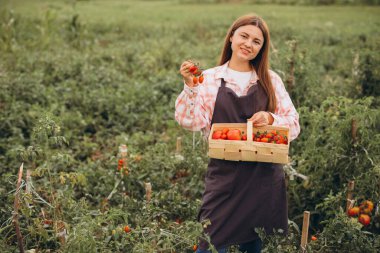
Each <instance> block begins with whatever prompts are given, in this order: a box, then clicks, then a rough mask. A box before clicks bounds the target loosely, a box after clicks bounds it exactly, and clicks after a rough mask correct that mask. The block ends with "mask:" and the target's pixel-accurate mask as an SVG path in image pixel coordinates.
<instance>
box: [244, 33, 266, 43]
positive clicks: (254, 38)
mask: <svg viewBox="0 0 380 253" xmlns="http://www.w3.org/2000/svg"><path fill="white" fill-rule="evenodd" d="M241 33H243V34H244V35H247V36H248V37H250V35H249V34H248V33H246V32H241ZM253 40H258V41H259V42H261V40H260V39H259V38H254V39H253Z"/></svg>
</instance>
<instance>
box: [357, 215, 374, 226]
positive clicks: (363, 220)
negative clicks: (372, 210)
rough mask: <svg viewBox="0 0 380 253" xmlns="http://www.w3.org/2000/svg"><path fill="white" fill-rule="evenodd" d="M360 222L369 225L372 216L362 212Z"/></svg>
mask: <svg viewBox="0 0 380 253" xmlns="http://www.w3.org/2000/svg"><path fill="white" fill-rule="evenodd" d="M359 222H360V223H361V224H363V225H364V226H368V225H369V224H370V223H371V218H370V217H369V215H368V214H361V215H360V216H359Z"/></svg>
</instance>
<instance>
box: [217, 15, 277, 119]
mask: <svg viewBox="0 0 380 253" xmlns="http://www.w3.org/2000/svg"><path fill="white" fill-rule="evenodd" d="M245 25H254V26H257V27H258V28H259V29H260V30H261V32H262V33H263V36H264V44H263V46H262V48H261V49H260V52H259V53H258V54H257V56H256V57H255V58H254V59H252V60H251V65H252V67H253V68H254V69H255V71H256V73H257V75H258V77H259V83H260V85H261V86H262V87H263V88H264V90H265V92H266V94H267V96H268V99H269V102H268V110H269V111H270V112H274V111H275V109H276V95H275V93H274V89H273V86H272V81H271V78H270V75H269V45H270V36H269V29H268V26H267V24H266V23H265V21H264V20H263V19H262V18H261V17H259V16H257V15H255V14H248V15H244V16H241V17H240V18H238V19H237V20H235V22H234V23H233V24H232V25H231V27H230V28H229V29H228V32H227V35H226V38H225V40H224V47H223V50H222V53H221V56H220V61H219V65H223V64H225V63H226V62H227V61H229V60H230V59H231V56H232V49H231V41H230V38H231V36H232V35H233V34H234V32H235V31H236V29H238V28H239V27H240V26H245Z"/></svg>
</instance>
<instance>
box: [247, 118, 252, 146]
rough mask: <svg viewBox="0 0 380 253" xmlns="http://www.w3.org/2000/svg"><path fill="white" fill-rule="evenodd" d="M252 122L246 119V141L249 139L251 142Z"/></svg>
mask: <svg viewBox="0 0 380 253" xmlns="http://www.w3.org/2000/svg"><path fill="white" fill-rule="evenodd" d="M252 125H253V123H252V121H250V120H247V141H250V142H252V141H253V137H252V134H253V129H252V128H253V126H252Z"/></svg>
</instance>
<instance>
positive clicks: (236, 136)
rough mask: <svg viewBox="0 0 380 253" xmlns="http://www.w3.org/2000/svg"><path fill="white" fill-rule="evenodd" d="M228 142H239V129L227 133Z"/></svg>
mask: <svg viewBox="0 0 380 253" xmlns="http://www.w3.org/2000/svg"><path fill="white" fill-rule="evenodd" d="M227 139H228V140H241V132H240V130H239V129H233V130H230V131H228V133H227Z"/></svg>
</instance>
